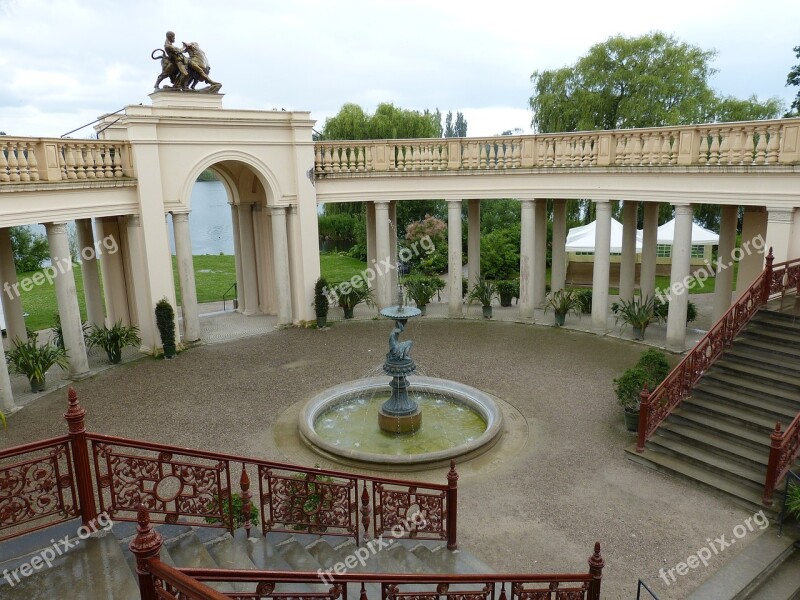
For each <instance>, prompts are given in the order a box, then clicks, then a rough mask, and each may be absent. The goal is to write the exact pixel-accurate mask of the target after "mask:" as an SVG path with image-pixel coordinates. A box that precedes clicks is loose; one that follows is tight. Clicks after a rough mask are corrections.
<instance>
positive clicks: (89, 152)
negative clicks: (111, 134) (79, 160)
mask: <svg viewBox="0 0 800 600" xmlns="http://www.w3.org/2000/svg"><path fill="white" fill-rule="evenodd" d="M81 155H82V156H83V164H84V169H85V170H86V179H94V178H95V176H96V173H95V162H94V154H93V148H92V147H91V146H86V145H84V146H83V147H82V148H81Z"/></svg>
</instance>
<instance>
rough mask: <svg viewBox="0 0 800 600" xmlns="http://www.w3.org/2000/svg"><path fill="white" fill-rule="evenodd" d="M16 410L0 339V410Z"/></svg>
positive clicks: (7, 412)
mask: <svg viewBox="0 0 800 600" xmlns="http://www.w3.org/2000/svg"><path fill="white" fill-rule="evenodd" d="M16 410H17V405H16V404H14V394H13V393H12V392H11V378H10V377H9V376H8V364H7V363H6V354H5V350H4V349H3V343H2V340H0V412H2V413H3V414H4V415H9V414H11V413H12V412H14V411H16Z"/></svg>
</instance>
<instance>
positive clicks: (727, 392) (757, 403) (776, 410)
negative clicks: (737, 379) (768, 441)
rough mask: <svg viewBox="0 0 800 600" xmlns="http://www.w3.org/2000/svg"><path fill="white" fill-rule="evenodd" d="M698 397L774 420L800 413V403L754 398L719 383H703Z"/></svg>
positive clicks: (695, 394) (697, 389)
mask: <svg viewBox="0 0 800 600" xmlns="http://www.w3.org/2000/svg"><path fill="white" fill-rule="evenodd" d="M692 394H693V395H694V396H696V397H713V398H714V399H718V400H722V401H723V402H727V403H728V404H731V405H734V406H739V407H741V408H744V409H746V410H752V411H753V412H755V413H757V414H759V415H761V416H764V417H769V418H770V419H773V420H774V421H777V420H781V421H782V420H784V419H788V420H789V421H788V422H791V421H792V419H794V417H795V416H796V415H797V413H798V412H800V402H797V403H790V402H787V401H785V400H776V399H774V398H770V397H768V396H754V395H752V394H748V393H746V392H742V391H740V390H738V389H735V388H731V387H729V386H724V385H719V384H718V383H715V382H712V381H707V382H701V383H700V385H698V386H697V387H696V388H695V389H694V390H693V391H692Z"/></svg>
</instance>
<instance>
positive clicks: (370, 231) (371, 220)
mask: <svg viewBox="0 0 800 600" xmlns="http://www.w3.org/2000/svg"><path fill="white" fill-rule="evenodd" d="M366 205H367V207H366V208H367V222H366V226H367V268H370V269H374V268H375V261H376V260H377V259H376V258H375V257H376V256H377V252H376V250H375V203H374V202H367V203H366ZM367 281H368V282H369V286H370V287H371V288H374V287H375V281H374V280H373V279H372V278H368V279H367Z"/></svg>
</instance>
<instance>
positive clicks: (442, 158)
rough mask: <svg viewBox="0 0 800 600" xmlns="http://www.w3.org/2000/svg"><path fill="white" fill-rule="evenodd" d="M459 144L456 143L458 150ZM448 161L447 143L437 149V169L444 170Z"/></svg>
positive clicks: (459, 149) (448, 148) (448, 150)
mask: <svg viewBox="0 0 800 600" xmlns="http://www.w3.org/2000/svg"><path fill="white" fill-rule="evenodd" d="M461 146H462V145H461V144H459V145H458V151H459V152H461ZM449 163H450V147H449V146H448V145H447V144H442V146H441V147H440V149H439V169H441V170H446V169H447V166H448V164H449Z"/></svg>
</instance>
